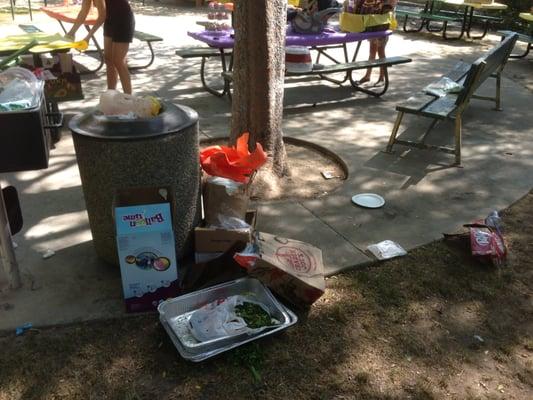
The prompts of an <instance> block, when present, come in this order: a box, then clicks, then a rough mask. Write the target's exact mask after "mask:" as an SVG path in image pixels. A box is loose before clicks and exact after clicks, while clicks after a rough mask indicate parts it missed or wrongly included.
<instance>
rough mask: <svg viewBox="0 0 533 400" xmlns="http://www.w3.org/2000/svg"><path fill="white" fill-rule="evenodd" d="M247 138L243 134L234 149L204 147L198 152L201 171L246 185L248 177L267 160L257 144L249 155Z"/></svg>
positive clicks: (245, 134) (248, 135)
mask: <svg viewBox="0 0 533 400" xmlns="http://www.w3.org/2000/svg"><path fill="white" fill-rule="evenodd" d="M249 137H250V134H249V133H248V132H245V133H243V134H242V135H241V136H240V137H239V138H238V139H237V145H236V146H235V147H228V146H209V147H206V148H205V149H204V150H202V151H201V152H200V164H201V165H202V169H203V170H204V171H205V172H206V173H208V174H209V175H212V176H220V177H223V178H228V179H233V180H234V181H237V182H242V183H247V182H248V180H249V179H250V176H251V175H252V174H253V173H254V172H255V171H257V170H258V169H259V168H261V166H262V165H263V164H264V163H265V162H266V160H267V154H266V153H265V152H264V150H263V147H262V146H261V144H259V143H256V146H255V150H254V151H253V152H252V153H250V151H249V150H248V139H249Z"/></svg>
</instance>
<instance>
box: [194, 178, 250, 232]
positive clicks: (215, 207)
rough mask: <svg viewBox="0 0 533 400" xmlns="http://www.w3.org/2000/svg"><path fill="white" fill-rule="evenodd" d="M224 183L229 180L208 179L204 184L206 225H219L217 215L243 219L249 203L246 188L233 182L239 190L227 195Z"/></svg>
mask: <svg viewBox="0 0 533 400" xmlns="http://www.w3.org/2000/svg"><path fill="white" fill-rule="evenodd" d="M226 181H231V180H229V179H225V178H218V177H210V178H208V179H207V180H206V182H205V184H204V190H203V198H204V216H205V220H206V223H207V224H208V225H216V224H218V223H220V222H219V219H218V216H219V215H222V216H227V217H236V218H240V219H244V218H245V215H246V210H247V209H248V203H249V201H250V199H249V197H248V193H246V186H245V185H243V184H239V183H238V182H235V184H236V185H237V186H239V188H238V189H236V190H235V191H234V192H232V193H228V190H227V189H226V186H224V185H223V184H222V183H223V182H226Z"/></svg>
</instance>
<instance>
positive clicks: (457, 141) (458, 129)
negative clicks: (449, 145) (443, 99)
mask: <svg viewBox="0 0 533 400" xmlns="http://www.w3.org/2000/svg"><path fill="white" fill-rule="evenodd" d="M461 134H462V116H461V115H460V114H459V115H457V117H456V118H455V165H461V142H462V138H461Z"/></svg>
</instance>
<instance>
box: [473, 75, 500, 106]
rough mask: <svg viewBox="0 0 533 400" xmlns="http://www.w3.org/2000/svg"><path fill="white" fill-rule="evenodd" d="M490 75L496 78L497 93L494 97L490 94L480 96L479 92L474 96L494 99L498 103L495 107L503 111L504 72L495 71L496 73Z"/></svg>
mask: <svg viewBox="0 0 533 400" xmlns="http://www.w3.org/2000/svg"><path fill="white" fill-rule="evenodd" d="M490 77H491V78H495V79H496V95H495V96H494V97H489V96H479V95H477V94H473V95H472V98H473V99H476V100H487V101H493V102H494V103H495V104H496V105H495V108H494V109H495V110H496V111H502V97H501V84H502V74H501V71H500V72H498V73H495V74H494V75H491V76H490Z"/></svg>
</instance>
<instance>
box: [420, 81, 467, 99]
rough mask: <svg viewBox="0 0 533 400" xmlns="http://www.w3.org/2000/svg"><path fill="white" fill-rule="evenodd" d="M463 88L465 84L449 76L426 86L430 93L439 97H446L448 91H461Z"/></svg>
mask: <svg viewBox="0 0 533 400" xmlns="http://www.w3.org/2000/svg"><path fill="white" fill-rule="evenodd" d="M461 90H463V86H462V85H460V84H458V83H457V82H455V81H453V80H451V79H450V78H448V77H446V76H445V77H442V78H440V79H439V80H438V81H437V82H434V83H431V84H429V85H427V86H426V87H425V88H424V91H425V92H426V93H428V94H432V95H433V96H437V97H444V96H446V95H447V94H448V93H459V92H460V91H461Z"/></svg>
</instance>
